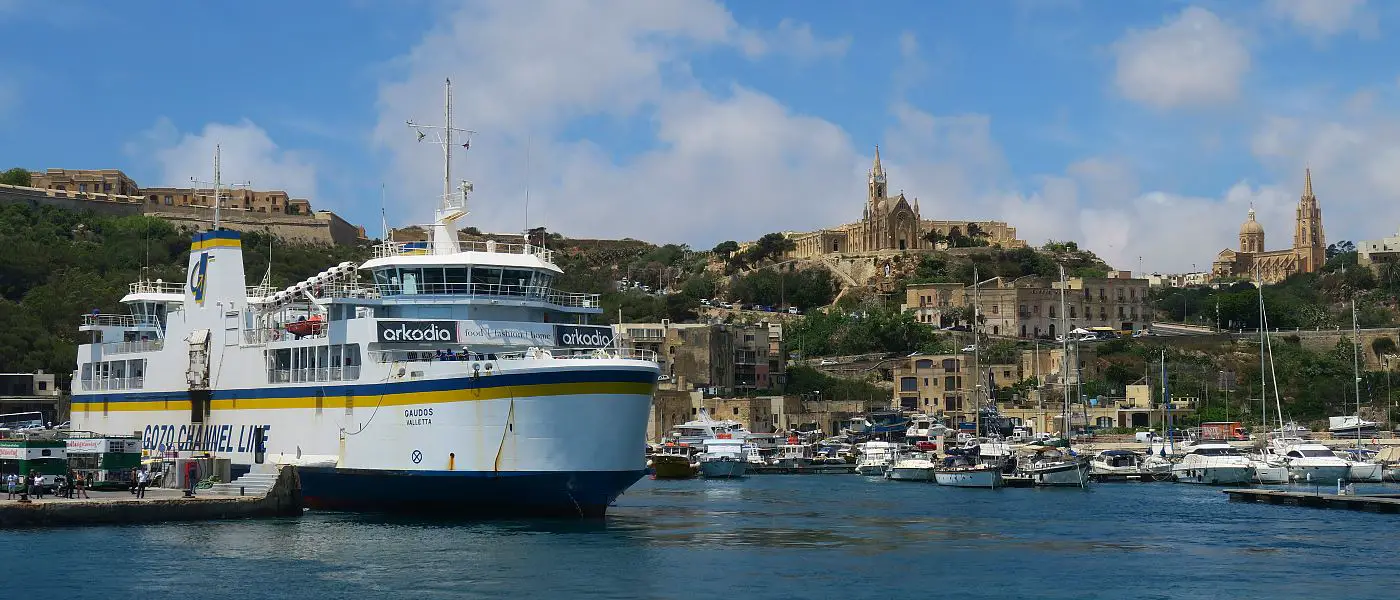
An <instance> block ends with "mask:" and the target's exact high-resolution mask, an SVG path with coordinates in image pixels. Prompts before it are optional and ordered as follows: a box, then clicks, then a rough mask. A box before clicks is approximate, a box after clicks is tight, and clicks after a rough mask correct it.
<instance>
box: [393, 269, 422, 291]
mask: <svg viewBox="0 0 1400 600" xmlns="http://www.w3.org/2000/svg"><path fill="white" fill-rule="evenodd" d="M422 280H423V273H422V271H421V270H420V269H399V284H400V285H402V286H403V291H402V293H403V294H404V295H412V294H417V293H419V291H418V282H420V281H422Z"/></svg>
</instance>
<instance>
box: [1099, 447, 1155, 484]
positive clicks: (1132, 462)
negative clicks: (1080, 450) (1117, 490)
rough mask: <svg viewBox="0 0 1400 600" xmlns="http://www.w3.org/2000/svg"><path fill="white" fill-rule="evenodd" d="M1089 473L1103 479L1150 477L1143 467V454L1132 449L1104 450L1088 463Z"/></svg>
mask: <svg viewBox="0 0 1400 600" xmlns="http://www.w3.org/2000/svg"><path fill="white" fill-rule="evenodd" d="M1089 472H1090V474H1091V475H1093V476H1095V477H1099V478H1103V479H1139V478H1142V477H1148V478H1150V477H1151V473H1149V472H1148V471H1147V470H1146V469H1144V468H1143V456H1142V454H1140V453H1137V452H1133V451H1132V450H1104V451H1102V452H1100V453H1098V454H1095V455H1094V459H1093V460H1092V461H1090V463H1089Z"/></svg>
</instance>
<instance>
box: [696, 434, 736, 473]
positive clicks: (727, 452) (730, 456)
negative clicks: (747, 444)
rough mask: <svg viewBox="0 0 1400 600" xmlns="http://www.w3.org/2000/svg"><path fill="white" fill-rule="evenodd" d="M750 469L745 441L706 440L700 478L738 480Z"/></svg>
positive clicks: (702, 451)
mask: <svg viewBox="0 0 1400 600" xmlns="http://www.w3.org/2000/svg"><path fill="white" fill-rule="evenodd" d="M747 468H748V460H747V455H746V452H745V450H744V440H739V439H734V438H732V437H729V438H715V439H709V440H705V441H704V443H703V446H702V447H701V453H700V476H702V477H704V478H706V479H738V478H740V477H743V476H744V473H745V471H746V470H747Z"/></svg>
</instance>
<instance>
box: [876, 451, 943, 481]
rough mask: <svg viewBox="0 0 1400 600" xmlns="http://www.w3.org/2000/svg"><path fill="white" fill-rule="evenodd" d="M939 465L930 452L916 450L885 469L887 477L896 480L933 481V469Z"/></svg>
mask: <svg viewBox="0 0 1400 600" xmlns="http://www.w3.org/2000/svg"><path fill="white" fill-rule="evenodd" d="M937 467H938V465H937V464H935V463H934V462H933V461H932V460H931V458H930V456H929V455H928V454H926V453H923V452H914V453H910V454H906V455H903V456H900V457H899V458H898V459H896V460H895V461H894V462H892V463H890V466H889V468H888V469H886V470H885V478H887V479H890V480H894V481H933V471H934V469H936V468H937Z"/></svg>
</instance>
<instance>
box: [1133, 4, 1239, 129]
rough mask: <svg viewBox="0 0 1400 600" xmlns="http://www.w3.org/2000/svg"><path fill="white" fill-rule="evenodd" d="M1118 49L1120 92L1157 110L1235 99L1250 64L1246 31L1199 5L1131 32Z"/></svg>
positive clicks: (1213, 103)
mask: <svg viewBox="0 0 1400 600" xmlns="http://www.w3.org/2000/svg"><path fill="white" fill-rule="evenodd" d="M1114 50H1115V51H1116V53H1117V71H1116V74H1115V80H1114V83H1115V85H1116V86H1117V88H1118V92H1119V93H1120V94H1122V95H1123V96H1124V97H1126V98H1128V99H1130V100H1133V101H1136V102H1139V103H1142V104H1145V105H1147V106H1151V107H1153V108H1157V109H1172V108H1182V107H1200V106H1213V105H1219V104H1225V103H1229V102H1232V101H1234V100H1235V99H1236V98H1237V97H1238V96H1239V93H1240V80H1241V79H1242V78H1243V77H1244V75H1245V73H1247V72H1248V71H1249V67H1250V54H1249V49H1248V48H1246V47H1245V42H1244V34H1243V32H1241V31H1240V30H1237V29H1235V28H1234V27H1231V26H1230V25H1229V24H1227V23H1225V22H1224V21H1222V20H1220V17H1217V16H1216V15H1215V13H1212V12H1210V11H1209V10H1206V9H1204V8H1200V7H1196V6H1191V7H1188V8H1186V9H1185V10H1183V11H1182V12H1181V14H1179V15H1177V16H1176V17H1175V18H1172V19H1169V20H1168V21H1166V22H1165V23H1164V24H1163V25H1162V26H1161V27H1158V28H1156V29H1150V30H1147V31H1129V32H1128V33H1127V34H1125V35H1124V36H1123V37H1122V38H1121V39H1119V40H1118V42H1116V43H1115V44H1114Z"/></svg>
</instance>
